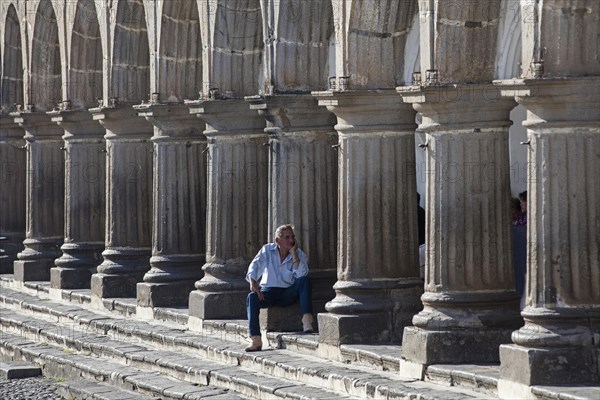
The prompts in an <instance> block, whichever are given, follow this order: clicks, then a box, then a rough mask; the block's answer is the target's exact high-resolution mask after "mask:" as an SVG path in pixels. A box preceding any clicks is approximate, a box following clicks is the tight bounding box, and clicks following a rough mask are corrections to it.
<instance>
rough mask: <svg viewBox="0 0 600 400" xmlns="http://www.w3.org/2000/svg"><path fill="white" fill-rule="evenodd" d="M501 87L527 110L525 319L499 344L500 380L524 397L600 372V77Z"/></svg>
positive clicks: (506, 391) (507, 390)
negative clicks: (535, 388) (508, 342)
mask: <svg viewBox="0 0 600 400" xmlns="http://www.w3.org/2000/svg"><path fill="white" fill-rule="evenodd" d="M500 87H501V88H502V89H503V94H505V95H508V96H515V97H516V99H517V101H518V102H519V103H520V104H522V105H523V106H525V107H526V108H527V110H528V112H527V120H526V121H525V122H524V125H526V126H527V129H528V138H529V155H528V157H529V160H528V165H529V170H528V180H527V182H528V187H527V197H528V199H527V200H528V201H527V203H528V218H527V223H528V232H527V234H528V254H527V283H526V307H525V309H524V310H523V311H522V312H521V315H522V316H523V319H524V320H525V325H524V326H523V327H522V328H521V329H519V330H518V331H515V332H514V333H513V335H512V341H513V343H514V344H512V345H504V346H501V348H500V359H501V371H500V372H501V380H500V383H499V392H500V395H501V397H503V398H508V397H511V398H515V396H519V397H522V398H525V397H532V395H531V393H530V391H529V389H528V388H527V387H528V386H530V385H549V384H554V383H556V382H560V383H562V384H572V383H581V382H583V383H585V382H587V383H598V382H599V380H600V375H599V371H598V368H599V364H598V360H599V359H600V349H599V347H598V342H597V337H598V335H600V223H599V221H600V202H599V201H598V198H600V175H599V174H598V171H600V107H599V105H600V78H599V77H590V78H568V79H561V80H551V79H544V80H522V81H512V82H507V83H504V84H501V85H500ZM595 336H596V339H595V338H594V337H595ZM519 388H520V389H521V391H518V390H519Z"/></svg>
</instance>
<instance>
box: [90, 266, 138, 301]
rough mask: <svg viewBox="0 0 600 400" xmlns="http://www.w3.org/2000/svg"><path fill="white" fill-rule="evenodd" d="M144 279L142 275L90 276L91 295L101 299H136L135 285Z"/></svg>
mask: <svg viewBox="0 0 600 400" xmlns="http://www.w3.org/2000/svg"><path fill="white" fill-rule="evenodd" d="M143 278H144V273H143V272H142V273H139V274H131V275H129V274H128V275H125V274H123V275H121V274H119V275H117V274H114V275H113V274H102V273H100V274H94V275H92V279H91V284H90V287H91V289H92V295H93V296H96V297H99V298H101V299H107V298H115V297H125V298H134V297H136V285H137V283H138V282H141V281H142V279H143Z"/></svg>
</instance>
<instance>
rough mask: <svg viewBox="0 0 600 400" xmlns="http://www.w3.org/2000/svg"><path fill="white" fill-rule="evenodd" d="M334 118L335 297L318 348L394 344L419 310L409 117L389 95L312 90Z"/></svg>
mask: <svg viewBox="0 0 600 400" xmlns="http://www.w3.org/2000/svg"><path fill="white" fill-rule="evenodd" d="M315 96H317V97H318V99H319V105H324V106H327V108H328V109H329V110H330V111H332V112H333V113H335V115H336V116H337V125H336V126H335V129H336V130H337V132H338V137H339V143H338V145H339V147H338V154H339V155H338V168H339V171H338V182H339V183H338V260H337V279H338V280H337V282H336V283H335V285H334V287H333V288H334V290H335V293H336V297H335V298H334V299H333V300H332V301H330V302H329V303H327V305H326V306H325V308H326V310H327V311H328V312H327V313H322V314H319V315H318V320H319V321H318V322H319V341H320V343H321V344H322V345H334V346H337V345H339V344H344V343H383V342H386V343H389V342H399V341H400V339H401V335H402V328H403V327H404V326H405V325H406V324H408V323H409V322H410V319H411V318H412V316H413V315H414V314H415V313H416V312H418V311H419V309H420V306H421V304H420V303H419V296H420V294H421V293H422V282H421V280H420V279H419V263H418V242H417V189H416V178H415V144H414V143H415V142H414V131H415V122H414V120H415V112H414V110H413V109H412V108H411V107H410V106H407V105H405V104H403V103H402V99H400V98H399V96H398V95H397V94H396V93H395V92H394V91H380V92H374V91H373V92H370V91H356V92H322V93H315Z"/></svg>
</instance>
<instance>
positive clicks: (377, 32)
mask: <svg viewBox="0 0 600 400" xmlns="http://www.w3.org/2000/svg"><path fill="white" fill-rule="evenodd" d="M417 13H418V4H417V0H401V1H398V0H375V1H364V0H353V1H352V6H351V9H350V19H349V23H348V31H347V42H348V44H347V46H348V49H347V54H348V59H347V66H348V69H347V71H348V74H349V77H350V87H351V88H354V89H359V88H362V89H376V88H395V87H396V86H401V85H403V84H404V59H405V54H404V53H405V46H406V38H407V36H408V34H409V32H410V29H411V26H412V24H413V22H414V21H415V14H417Z"/></svg>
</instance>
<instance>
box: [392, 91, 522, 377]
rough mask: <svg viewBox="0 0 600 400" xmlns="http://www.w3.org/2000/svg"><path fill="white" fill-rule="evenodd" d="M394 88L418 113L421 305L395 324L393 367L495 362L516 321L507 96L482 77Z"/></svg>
mask: <svg viewBox="0 0 600 400" xmlns="http://www.w3.org/2000/svg"><path fill="white" fill-rule="evenodd" d="M398 91H399V92H400V94H401V95H402V97H403V100H404V101H405V102H407V103H412V104H413V106H414V108H415V109H416V110H417V111H419V112H420V113H421V114H422V123H421V125H420V126H419V130H420V131H422V132H425V133H426V143H427V147H426V163H427V164H426V170H427V178H426V179H427V181H426V185H427V193H426V212H427V217H426V218H427V233H426V246H427V252H426V264H425V293H424V294H423V296H422V297H421V300H422V302H423V305H424V309H423V311H421V312H420V313H419V314H417V315H415V317H414V318H413V323H414V325H415V326H414V327H407V328H406V329H405V330H404V339H403V343H402V362H403V364H402V365H401V367H400V373H401V374H402V375H405V376H412V377H416V378H422V374H423V370H424V367H425V366H426V365H430V364H438V363H491V362H498V346H499V345H500V344H502V343H507V342H508V341H509V340H510V332H511V331H512V330H513V329H514V328H515V327H518V326H519V325H520V324H521V319H520V318H519V296H518V294H517V293H516V291H515V289H514V273H513V266H512V240H511V223H510V212H509V199H510V187H509V156H508V150H509V147H508V129H509V126H510V125H511V121H510V119H509V113H510V110H511V109H512V108H513V107H514V102H513V101H511V100H507V99H502V98H501V97H500V96H499V93H498V92H497V91H496V90H494V88H493V87H491V85H458V86H456V85H454V86H429V87H404V88H398ZM458 343H464V344H467V343H468V348H467V349H465V347H464V346H460V345H457V344H458Z"/></svg>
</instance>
